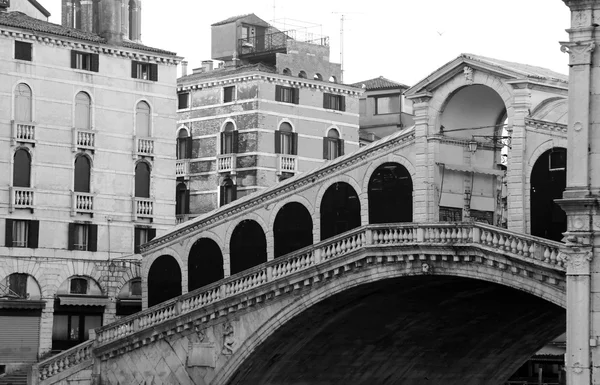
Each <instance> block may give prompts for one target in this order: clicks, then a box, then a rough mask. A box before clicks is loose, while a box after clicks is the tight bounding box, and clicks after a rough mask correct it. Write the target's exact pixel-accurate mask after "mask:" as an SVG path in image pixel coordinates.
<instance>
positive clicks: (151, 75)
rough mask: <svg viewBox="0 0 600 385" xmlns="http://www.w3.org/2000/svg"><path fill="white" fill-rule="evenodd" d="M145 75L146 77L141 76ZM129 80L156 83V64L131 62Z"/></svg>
mask: <svg viewBox="0 0 600 385" xmlns="http://www.w3.org/2000/svg"><path fill="white" fill-rule="evenodd" d="M144 73H146V74H147V75H146V77H145V78H144V77H143V74H144ZM131 78H132V79H137V80H146V81H153V82H157V81H158V64H156V63H149V62H143V61H137V60H132V61H131Z"/></svg>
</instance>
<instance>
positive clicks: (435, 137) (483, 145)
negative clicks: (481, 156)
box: [427, 135, 503, 150]
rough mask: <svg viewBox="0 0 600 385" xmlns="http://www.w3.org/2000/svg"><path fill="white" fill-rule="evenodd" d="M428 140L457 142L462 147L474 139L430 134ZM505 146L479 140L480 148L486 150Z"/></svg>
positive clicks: (478, 145)
mask: <svg viewBox="0 0 600 385" xmlns="http://www.w3.org/2000/svg"><path fill="white" fill-rule="evenodd" d="M427 141H428V142H440V143H444V144H455V145H458V146H462V147H469V142H471V141H472V139H463V138H452V137H448V136H444V135H432V136H428V137H427ZM502 147H503V146H501V145H494V144H490V143H486V142H482V141H477V148H478V149H480V148H482V149H485V150H494V149H496V150H499V149H501V148H502Z"/></svg>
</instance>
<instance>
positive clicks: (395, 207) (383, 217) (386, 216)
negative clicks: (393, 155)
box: [369, 163, 413, 223]
mask: <svg viewBox="0 0 600 385" xmlns="http://www.w3.org/2000/svg"><path fill="white" fill-rule="evenodd" d="M412 191H413V186H412V179H411V177H410V173H409V172H408V170H407V169H406V167H404V166H402V165H400V164H398V163H384V164H382V165H381V166H379V167H377V169H376V170H375V171H374V172H373V174H372V175H371V179H369V223H397V222H412V207H413V196H412Z"/></svg>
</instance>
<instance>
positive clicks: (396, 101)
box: [375, 95, 400, 115]
mask: <svg viewBox="0 0 600 385" xmlns="http://www.w3.org/2000/svg"><path fill="white" fill-rule="evenodd" d="M399 112H400V96H398V95H395V96H379V97H376V98H375V115H382V114H397V113H399Z"/></svg>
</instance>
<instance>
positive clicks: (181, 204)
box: [175, 183, 190, 215]
mask: <svg viewBox="0 0 600 385" xmlns="http://www.w3.org/2000/svg"><path fill="white" fill-rule="evenodd" d="M189 212H190V191H189V190H188V189H187V187H186V186H185V183H179V184H178V185H177V191H176V195H175V214H176V215H182V214H189Z"/></svg>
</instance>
